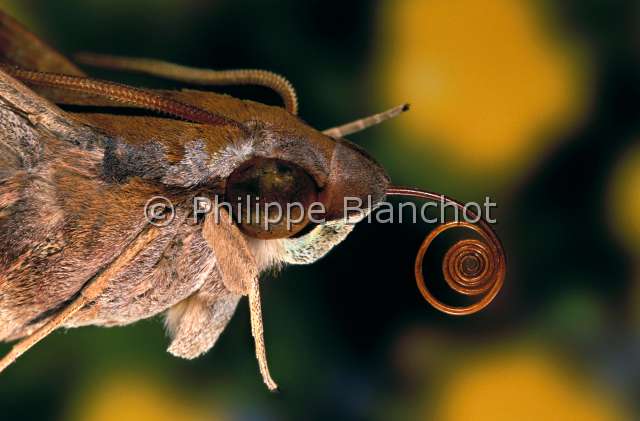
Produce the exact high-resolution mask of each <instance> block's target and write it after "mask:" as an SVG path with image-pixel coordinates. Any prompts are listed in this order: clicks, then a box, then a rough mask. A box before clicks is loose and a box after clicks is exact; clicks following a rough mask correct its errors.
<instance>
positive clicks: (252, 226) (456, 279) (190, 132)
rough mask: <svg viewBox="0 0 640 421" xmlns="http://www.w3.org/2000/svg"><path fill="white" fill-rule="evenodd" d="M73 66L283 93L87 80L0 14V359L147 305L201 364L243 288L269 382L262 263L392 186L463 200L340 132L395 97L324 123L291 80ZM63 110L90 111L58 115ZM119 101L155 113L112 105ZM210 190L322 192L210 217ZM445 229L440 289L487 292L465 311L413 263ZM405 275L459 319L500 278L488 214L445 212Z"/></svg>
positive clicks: (137, 313) (339, 233) (271, 194)
mask: <svg viewBox="0 0 640 421" xmlns="http://www.w3.org/2000/svg"><path fill="white" fill-rule="evenodd" d="M77 60H78V61H79V62H82V63H84V64H88V65H92V66H102V67H109V68H112V69H120V70H126V71H133V72H142V73H148V74H150V75H154V76H159V77H164V78H169V79H174V80H178V81H185V82H190V83H193V84H208V85H221V84H222V85H223V84H254V85H262V86H266V87H269V88H271V89H273V90H275V91H276V92H277V93H278V94H280V96H281V97H282V99H283V103H284V107H276V106H268V105H264V104H261V103H257V102H252V101H248V100H240V99H236V98H233V97H230V96H226V95H220V94H216V93H212V92H208V91H199V90H178V91H165V90H148V89H141V88H135V87H131V86H125V85H122V84H117V83H114V82H109V81H104V80H97V79H92V78H89V77H87V75H86V74H85V73H84V71H83V70H81V69H80V68H79V67H78V66H77V65H76V64H74V63H73V62H72V61H70V60H68V59H67V58H65V57H63V56H62V55H60V54H59V53H58V52H56V51H55V50H54V49H52V48H51V47H49V46H48V45H47V44H45V43H44V42H43V41H42V40H40V39H39V38H38V37H36V36H35V35H34V34H33V33H31V32H29V31H28V30H27V29H25V28H24V27H23V26H21V25H20V24H19V23H18V22H16V21H15V20H13V19H12V18H11V17H9V16H7V15H6V14H4V13H0V61H1V62H2V64H1V65H0V340H2V341H14V340H20V341H19V342H17V343H16V344H15V345H14V347H13V348H12V349H11V351H9V353H8V354H7V355H5V356H4V357H3V358H2V359H1V360H0V371H2V370H3V369H5V368H6V367H7V366H8V365H10V364H11V363H12V362H13V361H15V360H16V358H18V357H19V356H20V355H21V354H22V353H24V352H25V351H26V350H28V349H29V348H30V347H32V346H33V345H35V344H36V343H37V342H38V341H39V340H41V339H42V338H44V337H45V336H46V335H48V334H49V333H51V332H52V331H54V330H55V329H57V328H60V327H65V328H71V327H79V326H86V325H100V326H121V325H127V324H130V323H133V322H135V321H137V320H140V319H145V318H149V317H153V316H156V315H162V316H163V317H164V319H165V324H166V329H167V332H168V335H169V337H170V344H169V347H168V352H170V353H171V354H173V355H175V356H178V357H182V358H187V359H191V358H195V357H197V356H199V355H201V354H203V353H205V352H207V351H208V350H209V349H210V348H211V347H212V346H213V345H214V344H215V343H216V341H217V340H218V338H219V336H220V334H221V332H222V331H223V330H224V329H225V326H226V325H227V323H228V322H229V320H230V319H231V317H232V316H233V313H234V311H235V309H236V306H237V304H238V302H239V301H240V300H241V299H242V297H244V296H247V297H248V300H249V308H250V315H251V317H250V319H251V331H252V335H253V337H254V341H255V349H256V357H257V360H258V366H259V370H260V373H261V375H262V378H263V380H264V383H265V384H266V385H267V387H268V388H269V389H270V390H276V389H277V385H276V382H275V381H274V380H273V379H272V377H271V375H270V373H269V368H268V365H267V357H266V350H265V343H264V336H263V324H262V315H261V302H260V291H259V286H260V284H259V279H260V274H261V273H263V272H264V271H266V270H267V269H270V268H273V267H278V266H282V265H284V264H308V263H312V262H314V261H316V260H318V259H320V258H321V257H323V256H324V255H325V254H326V253H327V252H329V251H330V250H331V249H332V248H333V247H335V246H336V245H337V244H339V243H340V242H341V241H343V240H344V239H345V238H346V237H347V235H348V234H349V233H350V232H351V231H352V230H353V227H354V222H357V221H358V220H360V219H362V217H363V215H366V214H367V213H369V212H371V211H372V210H373V208H375V206H376V205H378V204H380V203H382V202H383V201H384V200H385V197H386V196H388V195H405V196H413V197H419V198H423V199H432V200H440V201H442V202H443V203H444V202H447V203H454V204H455V205H456V206H459V207H462V206H463V205H462V204H460V203H459V202H456V201H454V200H453V199H450V198H446V197H444V196H439V195H436V194H434V193H429V192H425V191H422V190H417V189H409V188H401V187H394V186H392V185H391V184H390V179H389V176H388V175H387V173H386V172H385V170H384V169H383V168H382V167H381V166H380V165H379V164H378V163H377V162H376V161H375V160H374V159H373V158H372V157H371V156H369V155H368V154H367V153H366V152H365V151H363V150H362V149H361V148H359V147H358V146H356V145H355V144H353V143H351V142H349V141H347V140H346V139H345V136H347V135H349V134H350V133H353V132H355V131H359V130H362V129H364V128H367V127H369V126H372V125H374V124H377V123H379V122H381V121H384V120H385V119H388V118H391V117H394V116H396V115H398V114H400V113H401V112H402V111H404V110H405V109H406V107H405V106H401V107H396V108H393V109H391V110H389V111H387V112H383V113H381V114H377V115H374V116H371V117H367V118H364V119H360V120H357V121H355V122H352V123H348V124H346V125H343V126H339V127H335V128H331V129H328V130H325V131H318V130H316V129H314V128H312V127H310V126H308V125H307V124H305V123H304V122H303V121H302V120H301V119H300V118H298V116H297V112H298V106H297V97H296V94H295V91H294V89H293V87H292V85H291V84H290V83H289V82H288V81H287V80H286V79H285V78H283V77H282V76H279V75H277V74H274V73H271V72H268V71H263V70H232V71H212V70H204V69H193V68H187V67H184V66H179V65H175V64H171V63H166V62H161V61H157V60H144V59H133V58H122V57H111V56H101V55H92V54H84V55H81V56H78V57H77ZM64 104H67V105H69V104H71V105H81V106H93V107H102V108H98V110H102V111H100V112H83V111H82V110H79V109H74V108H72V110H75V111H69V108H67V111H64V110H63V108H61V107H60V105H64ZM118 107H120V108H118ZM122 107H124V108H127V109H129V108H141V109H144V110H147V111H150V112H151V114H149V115H146V114H142V115H140V114H135V113H134V114H133V115H131V113H129V114H127V113H120V112H114V111H113V110H114V108H115V109H122ZM214 195H215V196H216V197H218V196H219V197H222V198H230V199H231V200H234V198H235V197H244V196H245V195H247V196H251V195H256V197H260V198H261V199H260V200H262V201H263V202H265V201H266V202H276V203H278V204H280V205H283V206H284V205H286V204H290V203H293V202H297V203H303V204H309V203H312V202H315V203H320V204H322V208H323V209H322V216H323V220H322V222H320V223H315V222H312V221H311V220H310V219H309V218H303V219H300V220H296V222H295V223H293V224H292V223H291V221H290V220H287V218H284V219H283V220H280V221H278V222H276V223H274V224H272V225H270V226H269V227H266V226H263V225H261V224H259V223H252V222H251V221H248V222H243V221H242V218H239V215H237V214H235V213H234V211H233V210H228V209H226V208H223V207H216V209H214V210H213V211H212V212H209V213H206V214H200V212H198V210H197V209H195V208H194V199H196V198H199V197H213V196H214ZM347 197H350V198H359V199H361V200H362V203H364V204H365V205H366V206H365V208H364V209H363V210H362V212H361V213H358V214H352V213H349V212H345V210H346V209H345V198H347ZM154 198H156V199H157V198H162V199H163V200H165V202H162V203H155V202H154V203H153V212H151V214H150V213H149V212H148V210H149V204H150V203H151V202H153V200H154ZM169 214H170V216H171V217H170V218H168V217H167V215H169ZM160 222H162V223H160ZM285 226H286V229H285ZM450 228H467V229H472V230H473V231H474V232H475V233H476V234H477V235H476V237H477V238H473V239H467V240H461V241H459V242H458V243H456V244H455V245H454V246H452V247H451V248H450V249H449V250H448V252H447V255H446V256H445V261H444V263H443V270H444V274H445V279H446V281H447V282H448V283H449V284H450V285H451V286H452V288H454V289H455V290H456V291H458V292H461V293H463V294H466V295H477V294H484V295H483V297H482V299H481V300H480V301H479V302H477V303H475V304H473V305H470V306H467V307H453V306H449V305H447V304H444V303H442V302H440V301H438V300H437V299H436V298H435V297H433V295H431V293H430V292H429V290H428V289H427V287H426V285H425V281H424V278H423V275H422V258H423V256H424V254H425V253H426V250H427V248H428V247H429V245H430V244H431V241H432V240H433V238H434V237H435V236H436V235H438V234H439V233H441V232H443V231H444V230H447V229H450ZM415 272H416V279H417V282H418V287H419V288H420V291H421V292H422V294H423V295H424V297H425V298H426V299H427V300H428V301H429V302H430V303H432V304H433V305H434V306H436V307H437V308H439V309H440V310H442V311H445V312H447V313H450V314H468V313H471V312H474V311H477V310H479V309H481V308H483V307H484V306H486V305H487V304H488V303H489V302H490V301H491V300H492V299H493V298H494V297H495V296H496V294H497V293H498V291H499V289H500V288H501V286H502V283H503V280H504V277H505V256H504V251H503V249H502V245H501V244H500V241H499V240H498V238H497V237H496V235H495V234H494V232H493V231H492V230H491V228H490V227H489V226H488V225H487V224H486V223H485V222H484V221H482V220H481V221H480V222H479V223H478V224H469V223H466V222H458V221H455V222H449V223H446V224H444V225H441V226H439V227H438V228H437V229H436V230H434V231H433V232H431V234H430V235H429V236H428V237H427V238H426V239H425V241H424V242H423V244H422V246H421V247H420V249H419V252H418V256H417V258H416V267H415Z"/></svg>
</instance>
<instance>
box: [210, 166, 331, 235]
mask: <svg viewBox="0 0 640 421" xmlns="http://www.w3.org/2000/svg"><path fill="white" fill-rule="evenodd" d="M274 167H275V168H276V169H277V170H276V171H275V174H276V179H275V180H274V181H273V182H275V183H277V182H278V181H279V180H278V176H279V175H280V174H286V173H289V172H291V173H292V174H293V176H292V177H293V180H294V182H293V183H291V185H289V186H287V187H289V190H290V192H289V193H290V196H288V197H286V193H285V197H283V196H279V195H278V194H276V195H275V196H274V195H273V194H271V192H268V193H267V194H264V191H263V190H260V189H261V188H262V187H264V185H263V184H262V183H260V181H262V177H265V176H267V175H270V174H271V171H270V169H271V168H274ZM261 169H263V170H264V172H263V173H262V174H259V173H260V170H261ZM252 170H253V171H254V174H252ZM243 175H245V177H243ZM252 178H253V180H252ZM252 182H257V183H259V185H257V186H255V187H254V188H255V190H256V191H255V192H249V191H250V190H251V187H250V188H249V189H248V191H246V192H244V191H243V192H242V194H240V193H238V192H235V193H234V194H232V191H233V190H235V189H236V187H235V186H238V185H242V184H250V183H252ZM223 188H224V200H225V202H226V203H229V204H230V208H231V214H232V218H233V220H234V221H235V222H236V223H237V224H238V226H239V227H240V229H241V231H243V233H244V234H246V235H248V236H250V237H253V238H258V239H282V238H291V237H295V236H297V235H298V234H299V233H300V232H301V231H305V230H306V228H307V227H308V226H309V225H310V224H311V221H310V220H309V218H308V209H309V206H310V205H311V204H312V203H316V202H319V201H320V194H321V192H322V189H321V188H320V187H319V186H318V183H317V181H316V179H315V177H313V175H312V174H311V173H309V172H308V171H307V170H306V169H305V168H303V167H302V166H300V165H298V164H297V163H295V162H292V161H289V160H286V159H282V158H279V157H265V156H254V157H252V158H250V159H248V160H246V161H245V162H243V163H242V164H240V165H239V166H238V167H236V168H235V169H234V170H233V171H232V172H231V174H229V176H228V177H227V178H226V180H225V183H224V186H223ZM239 189H240V190H245V189H244V188H243V187H239ZM247 196H249V197H250V202H249V203H250V205H251V207H250V210H249V212H250V214H251V215H252V218H253V210H254V208H255V203H256V201H255V198H256V197H258V198H259V201H258V202H259V203H261V206H260V210H262V209H263V208H262V206H264V204H266V203H278V204H279V206H280V207H281V209H286V206H287V204H288V203H296V202H297V203H301V204H302V205H303V209H304V210H303V212H304V217H303V220H302V221H301V222H292V223H291V224H292V225H291V229H282V227H283V226H286V227H289V224H288V219H287V217H286V215H285V216H284V217H282V218H281V219H280V220H278V222H277V223H274V224H273V225H269V228H270V229H264V227H262V229H257V227H259V225H256V224H255V223H253V222H252V221H251V222H248V221H247V220H244V218H245V215H246V214H245V213H244V209H245V207H244V206H245V205H244V204H243V205H242V206H243V208H242V209H243V210H242V217H241V218H240V219H238V217H237V215H236V212H234V211H235V210H237V206H238V203H241V202H244V201H245V200H244V199H245V198H246V197H247ZM234 197H235V198H237V199H234ZM295 209H297V208H294V210H295ZM262 217H263V215H262V214H261V218H262ZM274 227H275V228H274Z"/></svg>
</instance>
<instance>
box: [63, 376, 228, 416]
mask: <svg viewBox="0 0 640 421" xmlns="http://www.w3.org/2000/svg"><path fill="white" fill-rule="evenodd" d="M72 418H73V419H77V420H79V421H80V420H81V421H204V420H218V419H223V417H222V416H220V415H219V414H217V413H215V412H213V413H212V409H211V408H208V409H207V410H205V409H204V408H203V407H202V406H201V405H200V404H199V403H198V402H197V401H196V400H195V399H193V398H190V397H189V396H186V395H185V394H184V392H182V391H180V390H176V389H174V388H171V387H169V386H165V385H162V384H159V383H158V382H155V381H153V380H152V379H151V378H149V377H146V376H144V375H140V374H138V375H134V374H131V373H129V374H113V375H111V376H110V377H108V378H106V379H101V380H100V381H99V382H98V383H97V384H94V385H92V386H91V387H90V388H89V390H88V391H85V393H84V396H81V402H80V403H79V405H78V407H77V408H76V409H75V411H74V414H73V416H72Z"/></svg>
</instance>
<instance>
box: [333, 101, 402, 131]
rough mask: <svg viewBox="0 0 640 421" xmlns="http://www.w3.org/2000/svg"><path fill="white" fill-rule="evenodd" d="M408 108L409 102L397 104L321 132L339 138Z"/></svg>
mask: <svg viewBox="0 0 640 421" xmlns="http://www.w3.org/2000/svg"><path fill="white" fill-rule="evenodd" d="M408 110H409V104H402V105H398V106H397V107H393V108H390V109H388V110H386V111H383V112H381V113H378V114H374V115H371V116H368V117H364V118H360V119H358V120H355V121H351V122H349V123H346V124H343V125H341V126H337V127H332V128H330V129H326V130H323V131H322V133H323V134H325V135H327V136H329V137H333V138H334V139H340V138H343V137H345V136H349V135H350V134H353V133H357V132H361V131H363V130H366V129H368V128H369V127H372V126H376V125H378V124H380V123H383V122H385V121H387V120H390V119H392V118H394V117H397V116H399V115H400V114H402V113H403V112H405V111H408Z"/></svg>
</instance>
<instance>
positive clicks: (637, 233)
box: [607, 145, 640, 259]
mask: <svg viewBox="0 0 640 421" xmlns="http://www.w3.org/2000/svg"><path fill="white" fill-rule="evenodd" d="M608 205H609V206H607V208H608V209H610V210H611V221H612V225H613V228H614V230H615V231H616V233H617V234H618V236H619V238H620V239H621V240H622V241H623V243H624V244H625V245H626V246H627V247H628V249H629V251H630V252H631V254H633V255H635V256H636V257H637V258H638V259H640V145H635V146H634V147H633V148H632V149H630V150H628V151H626V152H625V154H624V156H623V158H622V159H621V161H620V163H619V164H618V165H617V167H616V169H615V171H614V174H613V177H612V180H611V195H610V197H609V201H608Z"/></svg>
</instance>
